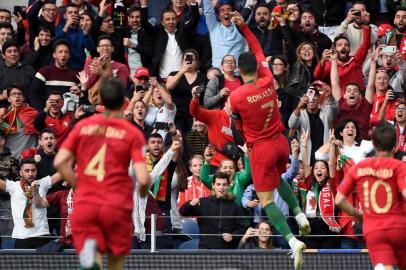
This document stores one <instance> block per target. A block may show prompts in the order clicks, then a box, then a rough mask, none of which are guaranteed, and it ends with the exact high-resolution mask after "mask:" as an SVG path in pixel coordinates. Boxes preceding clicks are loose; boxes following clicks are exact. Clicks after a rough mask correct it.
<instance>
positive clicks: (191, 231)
mask: <svg viewBox="0 0 406 270" xmlns="http://www.w3.org/2000/svg"><path fill="white" fill-rule="evenodd" d="M182 225H183V230H182V232H183V233H184V234H186V235H189V236H190V237H192V239H199V238H200V237H199V226H198V225H197V222H196V221H194V220H191V219H183V220H182Z"/></svg>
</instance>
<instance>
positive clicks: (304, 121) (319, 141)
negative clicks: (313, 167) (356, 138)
mask: <svg viewBox="0 0 406 270" xmlns="http://www.w3.org/2000/svg"><path fill="white" fill-rule="evenodd" d="M309 89H310V90H312V91H313V92H314V96H313V97H312V98H311V97H310V98H309V96H307V95H304V96H303V97H302V98H301V99H300V102H299V104H298V106H297V107H296V109H295V110H294V111H293V113H292V115H291V116H290V118H289V127H290V128H291V129H295V130H298V131H299V136H302V135H303V130H309V137H308V141H307V142H306V143H307V146H308V152H307V153H308V156H307V158H308V159H309V161H310V163H311V164H313V163H314V161H315V159H314V153H315V152H316V151H317V149H319V147H321V146H322V145H323V144H325V143H326V142H327V141H328V136H329V130H330V128H331V127H332V125H333V120H334V117H335V115H336V114H337V110H338V104H337V102H336V101H335V100H334V98H333V96H332V95H331V93H330V92H326V93H325V94H326V103H325V104H322V105H321V106H320V108H319V103H320V93H319V90H318V89H317V88H316V87H314V86H311V88H309ZM302 158H303V156H302Z"/></svg>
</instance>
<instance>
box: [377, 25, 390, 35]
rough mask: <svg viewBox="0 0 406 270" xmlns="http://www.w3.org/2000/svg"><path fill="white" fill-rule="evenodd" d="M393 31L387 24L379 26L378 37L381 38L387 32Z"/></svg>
mask: <svg viewBox="0 0 406 270" xmlns="http://www.w3.org/2000/svg"><path fill="white" fill-rule="evenodd" d="M392 30H393V26H392V25H390V24H387V23H383V24H380V25H379V27H378V37H383V36H384V35H385V34H386V33H387V32H390V31H392Z"/></svg>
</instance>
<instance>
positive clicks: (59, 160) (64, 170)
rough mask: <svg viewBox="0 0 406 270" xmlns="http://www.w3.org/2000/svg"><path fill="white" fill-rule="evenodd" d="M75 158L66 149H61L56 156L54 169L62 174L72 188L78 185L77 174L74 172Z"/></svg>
mask: <svg viewBox="0 0 406 270" xmlns="http://www.w3.org/2000/svg"><path fill="white" fill-rule="evenodd" d="M74 158H75V156H74V155H73V153H72V152H71V151H69V150H67V149H65V148H61V149H60V150H59V151H58V153H57V154H56V156H55V160H54V167H55V168H56V169H57V170H58V172H59V173H60V174H61V177H62V179H64V180H66V181H67V182H68V183H69V185H70V186H71V187H75V185H76V177H75V172H74V171H73V161H74Z"/></svg>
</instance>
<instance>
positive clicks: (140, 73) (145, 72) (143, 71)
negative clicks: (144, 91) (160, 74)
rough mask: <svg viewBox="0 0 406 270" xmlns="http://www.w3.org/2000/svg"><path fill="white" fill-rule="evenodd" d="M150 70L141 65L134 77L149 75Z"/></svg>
mask: <svg viewBox="0 0 406 270" xmlns="http://www.w3.org/2000/svg"><path fill="white" fill-rule="evenodd" d="M149 76H150V75H149V70H148V69H147V68H144V67H139V68H137V69H136V70H135V73H134V77H136V78H139V77H149Z"/></svg>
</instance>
